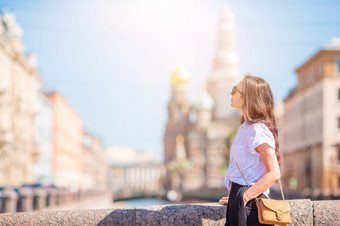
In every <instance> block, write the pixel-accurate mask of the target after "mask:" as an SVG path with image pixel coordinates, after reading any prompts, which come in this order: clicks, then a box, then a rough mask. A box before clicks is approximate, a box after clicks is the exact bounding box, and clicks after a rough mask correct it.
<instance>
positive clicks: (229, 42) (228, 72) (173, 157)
mask: <svg viewBox="0 0 340 226" xmlns="http://www.w3.org/2000/svg"><path fill="white" fill-rule="evenodd" d="M217 39H218V40H217V41H218V42H217V52H216V56H215V59H214V61H213V71H212V73H211V75H210V76H209V77H208V78H207V80H206V82H205V83H204V84H202V88H201V90H200V94H199V96H198V99H197V101H195V103H190V102H189V101H188V99H187V89H188V85H189V73H188V72H186V71H185V70H184V69H182V68H177V69H176V70H175V72H174V73H173V74H172V75H171V78H170V80H171V90H172V95H171V100H170V101H169V103H168V121H167V125H166V130H165V136H164V151H165V164H166V165H167V166H168V171H167V175H166V178H165V181H164V186H165V188H166V189H184V190H197V189H201V188H224V175H223V173H222V170H223V168H225V167H226V166H227V164H228V153H229V150H228V148H227V145H226V140H227V137H228V136H229V135H230V134H232V133H233V132H234V131H235V130H236V128H237V127H238V126H239V119H240V113H239V112H238V111H237V109H233V108H231V106H230V91H231V89H232V87H233V86H234V85H236V84H237V83H238V82H239V81H240V80H241V79H242V76H241V73H240V67H239V61H238V56H237V54H236V50H235V49H236V43H235V41H236V36H235V23H234V17H233V13H232V11H231V10H230V9H229V8H224V9H223V11H222V14H221V16H220V20H219V26H218V35H217Z"/></svg>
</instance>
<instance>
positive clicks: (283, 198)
mask: <svg viewBox="0 0 340 226" xmlns="http://www.w3.org/2000/svg"><path fill="white" fill-rule="evenodd" d="M236 166H237V168H238V170H239V171H240V173H241V175H242V177H243V179H244V181H245V182H246V184H247V185H248V186H249V187H251V186H250V185H249V183H248V181H247V180H246V178H245V177H244V175H243V173H242V171H241V169H240V167H239V166H238V164H237V162H236ZM279 185H280V190H281V195H282V200H283V201H285V196H284V195H283V189H282V185H281V179H280V178H279ZM255 199H256V201H257V197H256V198H255Z"/></svg>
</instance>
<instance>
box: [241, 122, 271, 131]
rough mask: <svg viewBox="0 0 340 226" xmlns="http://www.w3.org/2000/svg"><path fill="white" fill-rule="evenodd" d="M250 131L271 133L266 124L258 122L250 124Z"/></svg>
mask: <svg viewBox="0 0 340 226" xmlns="http://www.w3.org/2000/svg"><path fill="white" fill-rule="evenodd" d="M247 125H248V129H249V130H250V131H252V132H257V131H262V130H264V131H270V130H269V129H268V127H267V125H266V124H264V123H262V122H257V123H253V124H248V123H247Z"/></svg>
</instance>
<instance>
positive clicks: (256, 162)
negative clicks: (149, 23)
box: [224, 122, 275, 196]
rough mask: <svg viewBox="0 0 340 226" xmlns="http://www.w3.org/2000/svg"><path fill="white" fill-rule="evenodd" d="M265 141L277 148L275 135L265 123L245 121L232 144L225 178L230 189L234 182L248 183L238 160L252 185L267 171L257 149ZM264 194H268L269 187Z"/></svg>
mask: <svg viewBox="0 0 340 226" xmlns="http://www.w3.org/2000/svg"><path fill="white" fill-rule="evenodd" d="M263 143H267V144H268V145H269V146H271V147H272V148H273V149H274V150H275V139H274V136H273V134H272V132H271V131H270V130H269V129H268V127H267V126H266V125H265V124H263V123H255V124H252V125H250V124H248V123H247V122H244V123H243V124H242V125H241V126H240V128H239V130H238V132H237V135H236V138H235V141H234V143H233V145H232V146H231V150H230V163H229V168H228V171H227V175H226V176H225V180H224V181H225V185H226V187H227V189H228V191H230V189H231V183H232V182H234V183H237V184H240V185H247V184H246V182H245V181H244V179H243V177H242V175H241V173H240V171H239V170H238V168H237V166H236V162H237V163H238V166H239V167H240V169H241V171H242V173H243V175H244V177H245V178H246V180H247V182H248V183H249V184H250V185H253V184H255V183H256V182H257V181H258V180H260V179H261V178H262V177H263V175H264V174H265V173H266V168H265V166H264V164H263V162H262V159H261V157H260V154H259V153H258V152H257V151H256V150H255V148H256V147H258V146H259V145H261V144H263ZM264 194H265V195H267V196H268V195H269V189H268V190H266V191H265V192H264Z"/></svg>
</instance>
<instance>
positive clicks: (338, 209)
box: [313, 200, 340, 226]
mask: <svg viewBox="0 0 340 226" xmlns="http://www.w3.org/2000/svg"><path fill="white" fill-rule="evenodd" d="M313 210H314V211H313V218H314V225H316V226H318V225H323V226H328V225H329V226H333V225H339V224H340V223H339V222H340V200H327V201H313Z"/></svg>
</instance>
